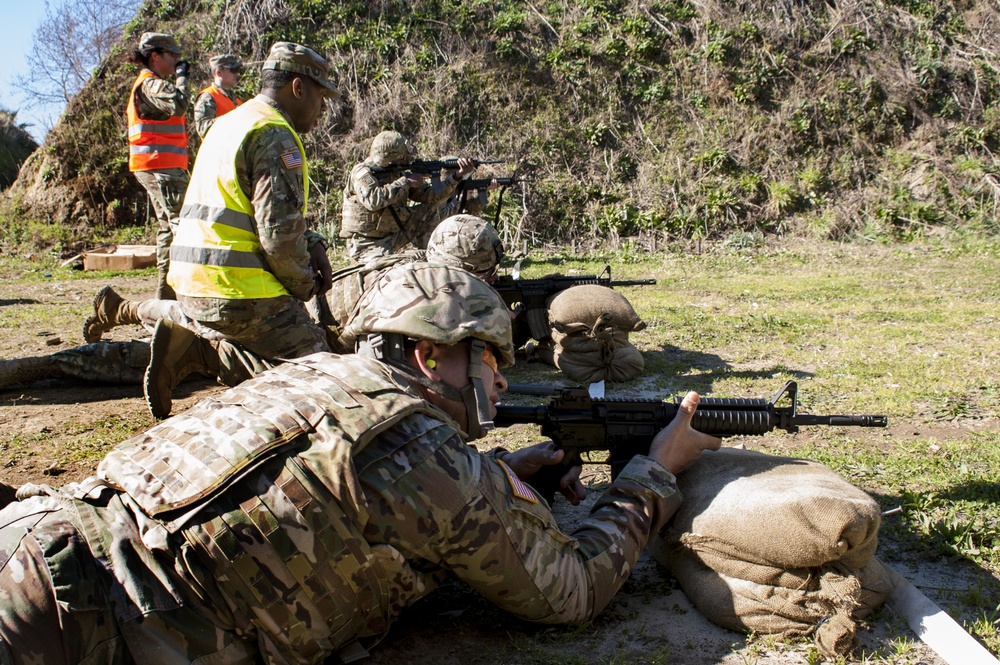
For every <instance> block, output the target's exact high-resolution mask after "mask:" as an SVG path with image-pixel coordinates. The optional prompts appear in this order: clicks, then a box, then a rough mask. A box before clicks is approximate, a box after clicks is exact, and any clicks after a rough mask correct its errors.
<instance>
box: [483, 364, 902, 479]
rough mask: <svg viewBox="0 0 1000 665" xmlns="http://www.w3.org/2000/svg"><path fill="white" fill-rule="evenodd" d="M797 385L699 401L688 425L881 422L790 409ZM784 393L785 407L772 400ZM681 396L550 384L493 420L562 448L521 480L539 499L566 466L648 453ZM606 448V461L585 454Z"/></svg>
mask: <svg viewBox="0 0 1000 665" xmlns="http://www.w3.org/2000/svg"><path fill="white" fill-rule="evenodd" d="M797 393H798V386H797V384H796V383H795V382H794V381H789V382H788V383H786V384H785V386H784V387H783V388H782V389H781V391H779V392H778V394H777V395H775V397H774V398H773V399H772V400H770V401H768V400H765V399H745V398H716V397H706V398H702V399H701V400H700V401H699V403H698V408H697V410H696V411H695V413H694V417H693V418H692V420H691V426H692V427H693V428H694V429H696V430H698V431H700V432H704V433H706V434H711V435H713V436H718V437H727V436H739V435H751V436H752V435H761V434H766V433H767V432H770V431H771V430H775V429H782V430H785V431H786V432H797V431H798V429H799V427H806V426H813V425H823V426H832V427H886V425H887V424H888V419H887V418H886V416H875V415H850V416H842V415H836V416H817V415H811V414H804V413H798V412H797V411H796V396H797ZM783 397H787V398H788V400H789V401H790V404H789V405H788V406H785V407H780V406H778V405H777V403H778V402H779V401H780V400H781V399H782V398H783ZM681 399H682V398H681V397H676V398H674V400H673V402H668V401H666V400H657V399H634V400H625V399H593V398H591V397H590V395H589V394H588V392H587V389H586V388H563V389H558V388H553V393H552V394H551V396H550V397H549V399H548V403H547V404H544V405H538V406H509V405H504V404H501V405H498V406H497V415H496V418H494V419H493V423H494V424H495V425H496V426H498V427H507V426H510V425H515V424H518V423H535V424H538V425H541V434H542V436H546V437H549V438H551V439H552V440H553V441H554V442H555V444H556V446H557V447H558V448H561V449H562V450H565V451H566V455H565V457H564V458H563V462H562V464H561V465H555V466H552V467H543V469H542V471H540V472H539V473H538V474H535V476H532V478H531V479H529V482H530V483H531V484H532V486H534V487H535V488H536V489H537V490H538V491H539V492H540V493H542V495H543V496H545V497H546V498H551V497H552V495H553V494H554V492H555V489H557V488H558V486H559V479H560V478H561V477H562V476H563V475H564V474H565V473H566V470H567V467H570V466H576V465H579V464H610V465H611V476H612V478H615V477H617V476H618V473H619V472H621V470H622V469H623V468H624V467H625V465H626V464H628V462H629V460H631V459H632V458H633V457H634V456H636V455H647V454H649V446H650V444H651V443H652V442H653V438H654V437H655V436H656V434H657V433H658V432H659V431H660V430H661V429H663V428H664V427H666V426H667V424H668V423H669V422H670V421H671V420H673V419H674V416H676V415H677V411H678V409H679V408H680V403H681ZM598 451H606V452H607V453H608V455H607V459H602V460H595V459H593V458H591V456H590V454H591V453H594V452H598Z"/></svg>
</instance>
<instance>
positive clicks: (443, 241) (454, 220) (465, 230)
mask: <svg viewBox="0 0 1000 665" xmlns="http://www.w3.org/2000/svg"><path fill="white" fill-rule="evenodd" d="M503 257H504V249H503V242H502V241H501V240H500V234H499V233H497V230H496V229H495V228H493V225H492V224H490V223H489V222H487V221H486V220H485V219H482V218H481V217H476V216H475V215H466V214H461V215H452V216H451V217H448V218H447V219H445V220H444V221H442V222H441V223H440V224H438V225H437V227H436V228H435V229H434V231H433V232H432V233H431V237H430V239H429V240H428V241H427V260H429V261H437V262H438V263H446V264H448V265H450V266H457V267H459V268H464V269H465V270H468V271H469V272H473V273H484V272H492V271H493V270H494V269H496V267H497V266H499V265H500V262H501V261H503Z"/></svg>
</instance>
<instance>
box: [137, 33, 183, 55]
mask: <svg viewBox="0 0 1000 665" xmlns="http://www.w3.org/2000/svg"><path fill="white" fill-rule="evenodd" d="M139 50H140V51H142V52H143V53H148V52H150V51H156V50H161V51H169V52H170V53H177V54H180V53H181V47H180V46H179V45H178V44H177V40H176V39H174V38H173V37H172V36H170V35H168V34H166V33H165V32H144V33H142V37H140V38H139Z"/></svg>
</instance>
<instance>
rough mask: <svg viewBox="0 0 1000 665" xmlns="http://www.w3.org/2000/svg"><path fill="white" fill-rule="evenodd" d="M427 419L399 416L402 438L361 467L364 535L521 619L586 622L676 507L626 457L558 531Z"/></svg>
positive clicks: (674, 495) (526, 493) (509, 483)
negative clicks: (370, 482) (573, 520)
mask: <svg viewBox="0 0 1000 665" xmlns="http://www.w3.org/2000/svg"><path fill="white" fill-rule="evenodd" d="M435 422H436V421H433V420H431V419H429V418H425V419H423V421H422V422H421V421H419V420H418V419H416V418H413V417H411V418H410V419H409V420H408V421H407V422H406V423H404V426H405V428H406V429H408V430H409V432H410V433H411V437H410V439H409V440H408V441H407V442H405V443H404V444H402V445H401V447H399V448H395V447H394V446H392V447H390V449H392V448H395V450H394V452H392V453H388V452H387V454H386V455H385V456H384V457H383V458H382V459H380V460H378V461H376V462H375V463H373V464H369V465H368V466H367V468H366V470H365V472H364V474H363V477H362V482H365V478H366V476H367V478H368V479H374V486H373V487H366V488H365V494H366V496H368V497H369V499H370V500H371V501H372V503H373V509H372V510H371V515H372V521H371V522H370V523H369V525H368V527H367V528H366V537H369V536H370V537H371V538H372V540H371V541H370V542H385V543H386V544H389V545H392V546H393V547H395V548H396V549H398V550H399V551H400V552H401V553H402V554H403V556H404V557H406V558H407V559H409V560H419V561H423V562H428V563H431V564H434V565H437V566H440V567H442V568H445V569H448V570H451V571H452V572H454V573H455V574H456V575H458V576H459V577H460V578H462V579H463V580H465V581H466V582H467V583H469V584H470V585H471V586H472V587H474V588H475V589H476V590H477V591H479V592H480V593H482V594H483V595H484V596H485V597H486V598H488V599H489V600H490V601H491V602H493V603H495V604H496V605H498V606H499V607H501V608H503V609H504V610H507V611H509V612H511V613H513V614H515V615H517V616H518V617H520V618H522V619H526V620H529V621H536V622H541V623H552V624H566V623H581V622H585V621H589V620H591V619H593V618H594V617H595V616H596V615H597V614H599V613H600V612H601V610H602V609H604V607H605V606H606V605H607V604H608V602H610V600H611V598H612V597H613V596H614V595H615V593H616V592H617V591H618V590H619V589H620V588H621V586H622V584H623V583H624V582H625V580H626V579H627V578H628V576H629V573H630V572H631V570H632V569H633V567H634V565H635V562H636V560H637V559H638V558H639V555H640V554H641V552H642V549H643V548H644V547H645V546H646V543H647V541H648V540H649V537H650V535H651V534H652V533H655V532H656V531H657V530H658V529H660V528H661V527H662V526H663V524H665V523H666V521H667V520H668V519H669V518H670V517H671V516H672V515H673V513H674V511H676V509H677V507H678V505H679V503H680V496H679V494H678V492H677V487H676V485H675V482H674V477H673V476H672V475H671V474H670V473H669V472H668V471H666V469H664V468H663V467H662V466H660V465H659V464H657V463H656V462H655V461H653V460H652V459H651V458H648V457H637V458H635V459H634V460H633V461H632V462H631V463H630V464H629V465H628V466H627V467H626V468H625V470H624V471H623V472H622V473H621V474H620V476H619V477H618V479H617V480H616V481H615V482H614V483H613V484H612V485H611V487H610V488H609V489H608V490H607V491H606V492H605V493H604V495H603V496H601V498H600V499H599V500H598V501H597V503H596V504H595V506H594V508H593V509H592V511H591V514H590V516H589V517H588V518H587V520H586V521H585V522H584V523H583V524H582V525H581V526H580V527H579V528H578V529H577V530H576V531H574V532H573V533H572V534H567V533H564V532H563V531H562V530H560V528H559V526H558V524H557V523H556V520H555V518H554V517H553V516H552V513H551V511H550V510H549V507H548V505H547V504H546V503H545V501H544V500H542V499H540V498H539V497H537V495H535V494H534V492H533V491H532V490H531V489H530V488H528V487H527V486H526V485H524V484H523V483H521V482H520V481H517V480H516V479H515V477H513V475H512V474H511V473H510V472H509V470H508V469H506V468H505V467H504V465H503V464H502V462H501V461H498V460H497V459H496V458H495V457H493V456H490V455H484V454H480V453H479V452H477V451H476V449H475V448H472V447H471V446H468V445H466V444H465V443H463V442H462V441H461V439H460V438H459V437H458V436H457V434H455V432H454V430H452V429H451V428H449V427H447V426H445V425H442V424H440V423H438V426H437V427H435V426H433V423H435ZM400 430H401V428H399V427H397V428H393V430H392V431H391V432H389V433H388V436H401V431H400ZM357 461H358V460H356V462H357Z"/></svg>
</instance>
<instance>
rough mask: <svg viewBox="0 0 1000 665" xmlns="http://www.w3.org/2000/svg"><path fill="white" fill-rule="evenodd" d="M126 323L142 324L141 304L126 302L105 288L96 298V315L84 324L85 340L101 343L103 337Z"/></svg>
mask: <svg viewBox="0 0 1000 665" xmlns="http://www.w3.org/2000/svg"><path fill="white" fill-rule="evenodd" d="M126 323H142V319H140V318H139V303H137V302H133V301H131V300H126V299H125V298H122V297H121V296H120V295H118V294H117V293H116V292H115V290H114V289H112V288H111V287H110V286H105V287H103V288H101V290H100V291H98V292H97V295H95V296H94V315H93V316H91V317H88V318H87V320H86V321H84V322H83V338H84V339H85V340H87V342H88V343H90V344H93V343H94V342H100V341H101V335H103V334H104V333H106V332H108V331H109V330H111V329H113V328H114V327H115V326H121V325H125V324H126Z"/></svg>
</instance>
